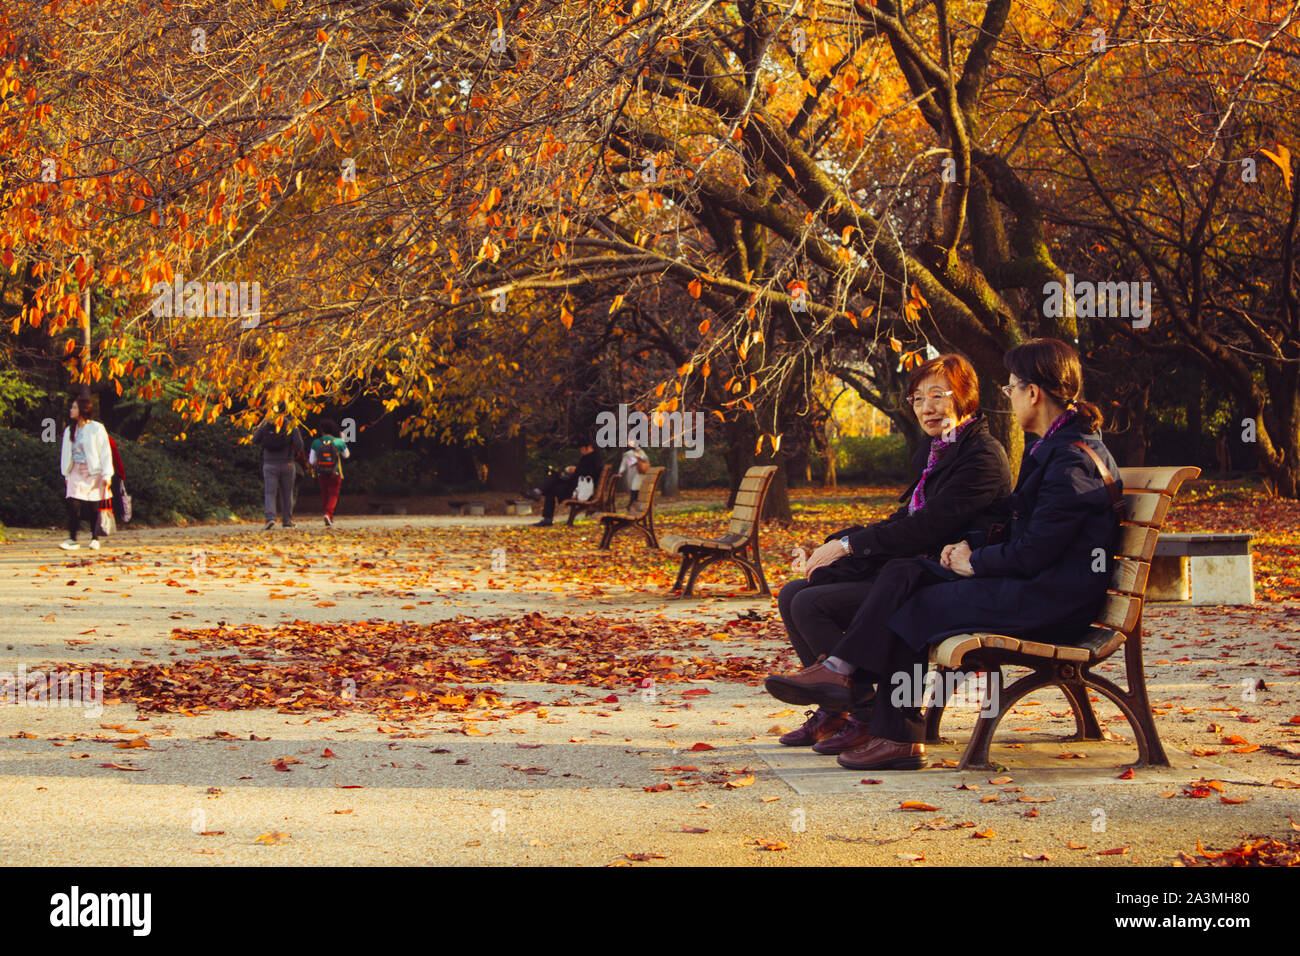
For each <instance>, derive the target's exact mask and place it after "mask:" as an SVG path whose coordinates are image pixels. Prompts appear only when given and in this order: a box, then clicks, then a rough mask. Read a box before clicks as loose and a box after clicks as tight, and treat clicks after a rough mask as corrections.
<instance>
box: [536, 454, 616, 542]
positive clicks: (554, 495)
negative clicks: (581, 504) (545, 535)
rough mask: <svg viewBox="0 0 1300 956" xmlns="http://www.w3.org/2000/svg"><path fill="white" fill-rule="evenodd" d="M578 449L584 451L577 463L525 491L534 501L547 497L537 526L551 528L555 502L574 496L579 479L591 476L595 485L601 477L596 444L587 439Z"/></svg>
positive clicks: (600, 462) (600, 463) (600, 464)
mask: <svg viewBox="0 0 1300 956" xmlns="http://www.w3.org/2000/svg"><path fill="white" fill-rule="evenodd" d="M578 450H579V451H580V452H582V457H581V458H579V459H578V463H577V464H576V465H568V466H567V467H565V468H564V470H563V471H557V472H553V473H552V474H551V475H550V476H548V477H547V478H546V480H545V481H543V482H542V483H541V485H539V486H538V487H536V488H530V489H528V490H527V491H525V492H524V497H525V498H532V499H533V500H534V501H536V500H537V499H539V498H542V499H545V500H544V501H543V503H542V520H541V521H538V522H537V523H536V525H535V527H539V528H549V527H550V526H551V525H552V524H553V523H554V522H553V520H552V519H553V518H554V517H555V502H557V501H567V500H568V499H569V498H572V497H573V492H574V490H575V489H576V488H577V487H578V479H580V478H590V479H591V481H592V483H593V485H594V484H595V482H597V481H598V480H599V479H600V469H601V467H602V466H603V462H602V461H601V460H600V452H598V451H596V446H595V445H594V444H592V442H591V441H587V442H586V443H585V444H583V445H582V446H581V447H580V448H579V449H578Z"/></svg>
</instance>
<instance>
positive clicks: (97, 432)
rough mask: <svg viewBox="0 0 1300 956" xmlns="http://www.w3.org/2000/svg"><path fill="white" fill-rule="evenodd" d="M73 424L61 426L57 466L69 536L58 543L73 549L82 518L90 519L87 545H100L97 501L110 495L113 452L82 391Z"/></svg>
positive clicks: (93, 410) (88, 397)
mask: <svg viewBox="0 0 1300 956" xmlns="http://www.w3.org/2000/svg"><path fill="white" fill-rule="evenodd" d="M71 417H72V425H70V426H69V427H67V428H65V429H63V451H62V453H61V455H60V457H59V468H60V470H61V471H62V473H63V477H64V478H65V479H66V485H65V491H64V494H65V495H66V498H67V505H68V540H67V541H64V542H63V543H62V544H61V545H59V547H61V548H63V549H64V550H65V551H75V550H76V549H77V548H80V547H81V545H79V544H77V531H78V530H79V529H80V527H81V522H82V520H83V519H84V520H86V521H88V522H90V546H91V547H92V548H98V547H99V535H100V531H101V530H102V529H101V528H100V524H99V505H100V502H102V501H105V500H107V499H108V498H109V497H110V496H111V492H110V491H109V483H110V482H111V481H112V479H113V452H112V449H111V448H110V447H109V444H108V430H107V429H106V428H104V426H103V425H101V424H100V423H99V422H97V421H95V400H94V399H93V398H92V397H91V396H90V395H89V394H85V393H83V394H82V395H81V396H80V397H79V398H78V399H77V400H76V401H75V402H73V403H72V411H71Z"/></svg>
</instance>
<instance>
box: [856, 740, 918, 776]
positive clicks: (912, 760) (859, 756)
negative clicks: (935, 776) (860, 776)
mask: <svg viewBox="0 0 1300 956" xmlns="http://www.w3.org/2000/svg"><path fill="white" fill-rule="evenodd" d="M835 760H836V762H837V763H838V764H839V765H840V766H841V767H844V768H846V769H848V770H921V769H922V768H924V767H925V744H909V743H902V742H899V741H897V740H886V739H885V738H884V737H871V738H869V739H868V740H867V742H866V743H865V744H863V745H862V746H860V747H855V748H854V749H852V750H846V751H844V753H842V754H840V755H839V756H838V757H836V758H835Z"/></svg>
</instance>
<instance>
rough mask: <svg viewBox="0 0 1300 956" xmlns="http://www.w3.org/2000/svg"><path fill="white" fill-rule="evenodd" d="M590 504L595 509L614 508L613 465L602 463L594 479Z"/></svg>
mask: <svg viewBox="0 0 1300 956" xmlns="http://www.w3.org/2000/svg"><path fill="white" fill-rule="evenodd" d="M591 506H592V508H594V509H595V510H597V511H612V510H613V509H614V466H613V465H602V466H601V469H600V477H599V478H598V479H596V492H595V494H593V495H592V496H591Z"/></svg>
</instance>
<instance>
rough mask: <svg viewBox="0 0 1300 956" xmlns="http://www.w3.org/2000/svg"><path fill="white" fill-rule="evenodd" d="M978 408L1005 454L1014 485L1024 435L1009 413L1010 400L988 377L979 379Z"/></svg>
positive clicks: (995, 382) (1018, 470) (1014, 418)
mask: <svg viewBox="0 0 1300 956" xmlns="http://www.w3.org/2000/svg"><path fill="white" fill-rule="evenodd" d="M980 408H981V409H982V410H983V412H984V417H985V418H986V419H987V420H988V423H989V434H991V435H992V436H993V437H994V438H996V439H997V440H998V441H1000V442H1001V443H1002V447H1003V448H1005V449H1006V452H1007V462H1008V464H1010V465H1011V481H1012V483H1013V484H1014V483H1015V481H1016V476H1017V475H1019V474H1020V458H1021V456H1022V455H1023V454H1024V451H1025V433H1024V431H1022V430H1021V428H1020V423H1019V422H1017V421H1016V416H1015V413H1014V412H1012V411H1011V400H1010V399H1008V398H1007V397H1006V396H1005V395H1004V394H1002V388H1001V386H999V385H998V382H997V380H996V379H994V378H992V377H990V376H981V377H980Z"/></svg>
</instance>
